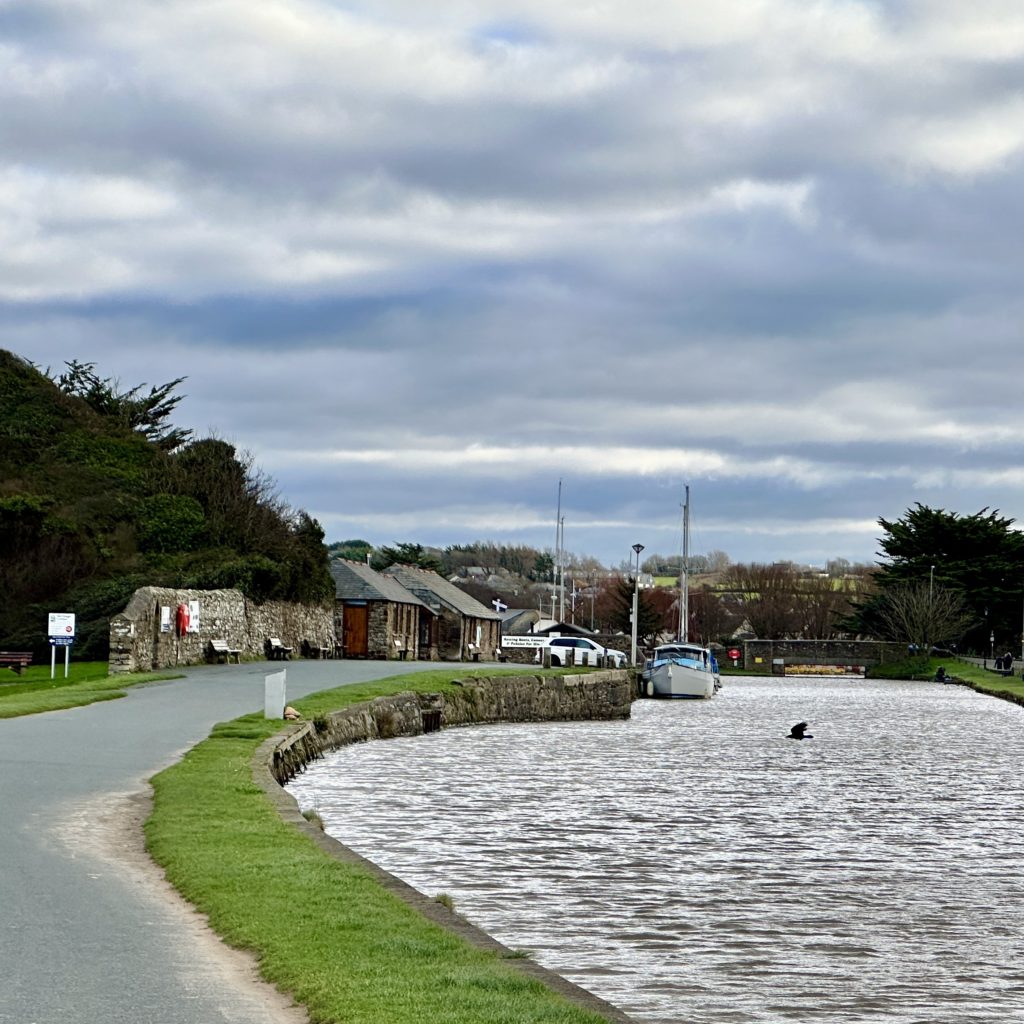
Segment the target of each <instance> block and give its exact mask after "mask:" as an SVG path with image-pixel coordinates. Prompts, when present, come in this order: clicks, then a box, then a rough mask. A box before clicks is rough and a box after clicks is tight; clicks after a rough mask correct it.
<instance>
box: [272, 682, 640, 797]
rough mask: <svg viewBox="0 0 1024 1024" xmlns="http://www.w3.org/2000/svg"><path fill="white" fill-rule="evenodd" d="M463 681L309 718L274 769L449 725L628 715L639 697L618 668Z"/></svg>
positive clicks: (283, 774) (289, 769)
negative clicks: (451, 687) (448, 688)
mask: <svg viewBox="0 0 1024 1024" xmlns="http://www.w3.org/2000/svg"><path fill="white" fill-rule="evenodd" d="M456 686H458V688H459V689H458V692H456V693H433V694H417V693H400V694H396V695H395V696H392V697H378V698H377V699H376V700H372V701H368V702H367V703H365V704H357V705H354V706H353V707H349V708H344V709H343V710H341V711H335V712H334V713H333V714H332V715H330V716H328V717H327V718H324V719H317V720H316V721H315V722H305V723H303V724H302V725H301V726H299V727H298V728H296V729H295V730H294V731H292V732H290V733H288V735H287V736H285V737H283V738H282V739H280V740H279V741H278V742H277V743H276V744H274V745H273V747H272V750H271V751H270V753H269V764H270V769H271V771H272V772H273V774H274V777H275V778H276V779H277V780H278V782H280V783H281V784H284V783H285V782H287V780H288V779H290V778H292V777H293V776H294V775H295V774H296V773H298V772H300V771H301V770H302V769H303V767H305V765H306V764H308V763H309V762H310V761H312V760H313V759H314V758H317V757H321V756H323V754H324V753H325V752H326V751H328V750H334V749H335V748H337V747H341V746H345V745H346V744H348V743H358V742H361V741H364V740H373V739H391V738H393V737H395V736H418V735H420V734H421V733H424V732H433V731H434V730H436V729H443V728H446V727H449V726H457V725H479V724H484V723H487V722H556V721H603V720H610V719H622V718H628V717H629V714H630V705H631V703H632V701H633V699H634V698H635V695H636V688H635V687H634V685H633V683H632V681H631V676H630V673H628V672H625V671H612V670H608V671H602V672H589V673H587V674H586V675H579V676H573V675H566V676H548V677H542V676H536V675H522V676H495V677H493V678H479V679H476V678H471V679H464V680H462V681H460V682H457V683H456Z"/></svg>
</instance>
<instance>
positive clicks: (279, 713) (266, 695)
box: [263, 669, 287, 718]
mask: <svg viewBox="0 0 1024 1024" xmlns="http://www.w3.org/2000/svg"><path fill="white" fill-rule="evenodd" d="M286 674H287V669H282V670H281V671H280V672H275V673H273V675H269V676H264V677H263V717H264V718H284V707H285V692H284V684H285V676H286Z"/></svg>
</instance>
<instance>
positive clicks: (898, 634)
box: [878, 582, 975, 653]
mask: <svg viewBox="0 0 1024 1024" xmlns="http://www.w3.org/2000/svg"><path fill="white" fill-rule="evenodd" d="M878 614H879V619H880V621H881V622H882V625H883V628H884V629H885V632H886V634H887V635H888V636H889V637H890V639H893V640H903V641H906V642H907V643H908V644H916V645H917V647H918V649H919V650H921V651H922V652H925V653H927V652H928V651H930V650H931V648H932V645H933V644H934V643H937V642H947V641H950V640H959V639H960V637H962V636H963V635H964V633H966V632H967V630H968V629H970V627H971V626H973V625H975V619H974V616H972V615H971V613H970V612H969V611H967V609H966V608H965V606H964V602H963V599H962V598H961V596H960V595H959V594H958V593H956V592H955V591H953V590H947V589H946V588H945V587H937V586H931V585H930V584H929V583H927V582H922V583H907V584H904V585H903V586H901V587H894V588H892V589H891V590H889V591H888V592H887V593H886V595H885V597H884V599H883V600H882V602H881V604H880V605H879V608H878Z"/></svg>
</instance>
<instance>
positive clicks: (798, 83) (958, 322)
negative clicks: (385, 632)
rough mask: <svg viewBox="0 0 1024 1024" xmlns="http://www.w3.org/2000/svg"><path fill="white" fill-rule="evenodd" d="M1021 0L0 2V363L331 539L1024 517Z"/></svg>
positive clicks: (648, 538)
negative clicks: (132, 419) (132, 394)
mask: <svg viewBox="0 0 1024 1024" xmlns="http://www.w3.org/2000/svg"><path fill="white" fill-rule="evenodd" d="M1022 152H1024V6H1022V5H1021V3H1020V2H1019V0H974V2H972V3H971V4H967V3H964V2H963V0H874V2H871V3H868V2H860V0H714V2H712V0H685V2H684V0H647V2H643V0H631V2H629V3H627V2H625V0H588V2H577V0H563V2H562V3H558V4H552V3H550V0H544V2H541V0H473V2H472V3H469V2H464V0H437V2H435V3H430V4H424V3H422V2H420V0H416V2H413V0H373V2H364V0H354V2H350V3H343V2H330V0H261V2H260V3H256V4H253V3H251V2H241V0H219V2H218V0H205V2H190V0H175V2H173V3H166V2H165V0H159V2H150V0H131V2H126V0H62V2H57V0H0V347H4V348H8V349H11V350H13V351H15V352H17V353H19V354H21V355H22V356H25V357H27V358H29V359H31V360H33V361H34V362H36V363H37V364H39V365H40V366H42V367H46V366H52V367H57V368H59V367H60V364H61V362H62V361H63V360H65V359H71V358H77V359H81V360H85V361H92V362H95V363H96V366H97V370H98V371H99V372H100V374H101V375H102V376H112V377H116V378H118V379H119V380H120V381H121V382H122V383H123V384H124V385H134V384H137V383H139V382H141V381H146V382H149V383H163V382H164V381H166V380H169V379H171V378H173V377H176V376H181V375H186V376H187V377H188V380H187V381H186V383H185V384H184V385H183V388H182V390H183V391H184V392H185V393H186V394H187V398H186V399H185V400H184V401H183V402H182V404H181V406H180V407H179V416H178V420H179V422H180V423H181V425H183V426H190V427H192V428H193V429H195V430H196V431H197V432H199V433H202V434H205V433H210V432H214V433H216V434H217V435H218V436H221V437H224V438H226V439H228V440H230V441H232V442H234V443H235V444H237V445H238V446H239V447H240V448H243V449H247V450H248V451H250V452H251V453H252V454H253V456H254V458H255V460H256V461H257V463H258V464H259V465H261V466H262V467H263V468H264V469H265V470H266V471H267V472H268V473H270V474H271V475H272V476H273V477H275V478H276V480H277V481H278V483H279V484H280V487H281V490H282V492H283V493H284V495H285V496H286V497H287V498H288V499H289V501H290V502H291V503H292V504H293V505H295V506H297V507H301V508H305V509H307V510H308V511H309V512H310V513H311V514H313V515H315V516H316V517H317V518H318V519H319V520H320V521H321V522H322V523H323V525H324V527H325V529H326V532H327V537H328V540H340V539H344V538H349V537H365V538H367V539H369V540H371V541H373V542H375V543H391V542H395V541H403V540H417V541H420V542H423V543H430V544H441V545H443V544H447V543H453V542H465V541H470V540H474V539H493V540H498V541H507V542H528V543H535V544H539V545H541V546H544V545H548V546H553V544H554V535H555V527H554V522H555V508H556V500H557V491H558V481H559V479H561V480H562V481H563V497H562V511H563V513H564V515H565V539H566V546H567V547H568V548H569V549H570V550H573V551H576V552H579V553H581V554H584V553H585V554H594V555H597V556H598V557H600V558H602V559H605V560H607V561H609V562H613V563H617V562H619V561H622V560H623V559H625V558H626V557H627V556H628V555H629V553H630V552H629V548H630V545H632V544H633V543H635V542H639V543H643V544H644V545H645V546H646V547H647V550H648V553H650V552H652V551H660V552H664V553H673V552H676V551H678V550H679V546H680V527H679V521H680V502H681V500H682V493H683V487H684V485H685V484H689V485H690V486H691V489H692V501H693V536H692V548H693V550H695V551H707V550H710V549H713V548H717V549H722V550H725V551H726V552H728V553H729V554H730V555H731V556H732V557H733V558H734V559H736V560H759V561H771V560H775V559H782V558H792V559H796V560H798V561H811V562H821V561H823V560H824V559H826V558H829V557H836V556H841V557H845V558H848V559H850V560H854V561H870V560H873V559H874V557H875V552H876V551H877V544H876V538H877V537H878V535H879V532H880V531H879V528H878V526H877V519H878V517H879V516H885V517H887V518H889V517H895V516H899V515H901V514H902V513H903V512H904V511H905V510H906V508H907V507H908V506H910V505H912V504H913V503H914V502H915V501H921V502H923V503H925V504H930V505H935V506H940V507H943V508H948V509H951V510H954V511H959V512H963V513H971V512H975V511H977V510H978V509H980V508H981V507H983V506H991V507H997V508H1000V509H1001V510H1002V511H1003V512H1004V514H1007V515H1010V516H1014V517H1018V518H1024V464H1022V459H1021V451H1022V446H1021V441H1022V434H1024V388H1022V384H1024V358H1022V356H1021V337H1020V334H1021V331H1020V325H1021V323H1022V321H1024V317H1022V306H1024V291H1022V288H1021V268H1022V266H1024V260H1022V258H1021V257H1022V245H1024V243H1022V239H1024V223H1022V221H1024V217H1022V205H1024V190H1022V188H1021V185H1022V181H1021V170H1022V164H1024V159H1022Z"/></svg>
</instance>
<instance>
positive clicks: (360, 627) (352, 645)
mask: <svg viewBox="0 0 1024 1024" xmlns="http://www.w3.org/2000/svg"><path fill="white" fill-rule="evenodd" d="M331 576H332V577H333V579H334V587H335V614H334V618H335V632H336V634H337V636H338V637H339V638H340V640H341V649H342V656H343V657H345V658H388V659H408V660H410V661H411V660H416V659H418V660H422V661H439V660H445V661H467V660H473V659H476V658H480V657H483V658H484V660H491V659H492V658H493V657H494V655H495V651H497V650H498V649H499V648H500V647H501V617H500V616H499V615H498V614H497V613H496V612H494V611H492V610H491V609H489V608H485V607H484V606H483V605H482V604H480V602H479V601H476V600H475V599H474V598H472V597H470V596H469V595H468V594H466V593H464V592H463V591H461V590H460V589H459V588H458V587H456V586H454V585H453V584H451V583H449V582H448V581H447V580H445V579H444V578H442V577H441V576H438V574H437V573H434V572H430V571H429V570H426V569H419V568H416V567H413V566H408V565H393V566H390V567H389V568H388V569H386V570H385V571H384V572H376V571H375V570H373V569H371V568H370V567H369V566H368V565H365V564H364V563H362V562H352V561H349V560H347V559H341V558H338V559H334V560H333V561H332V562H331Z"/></svg>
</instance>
